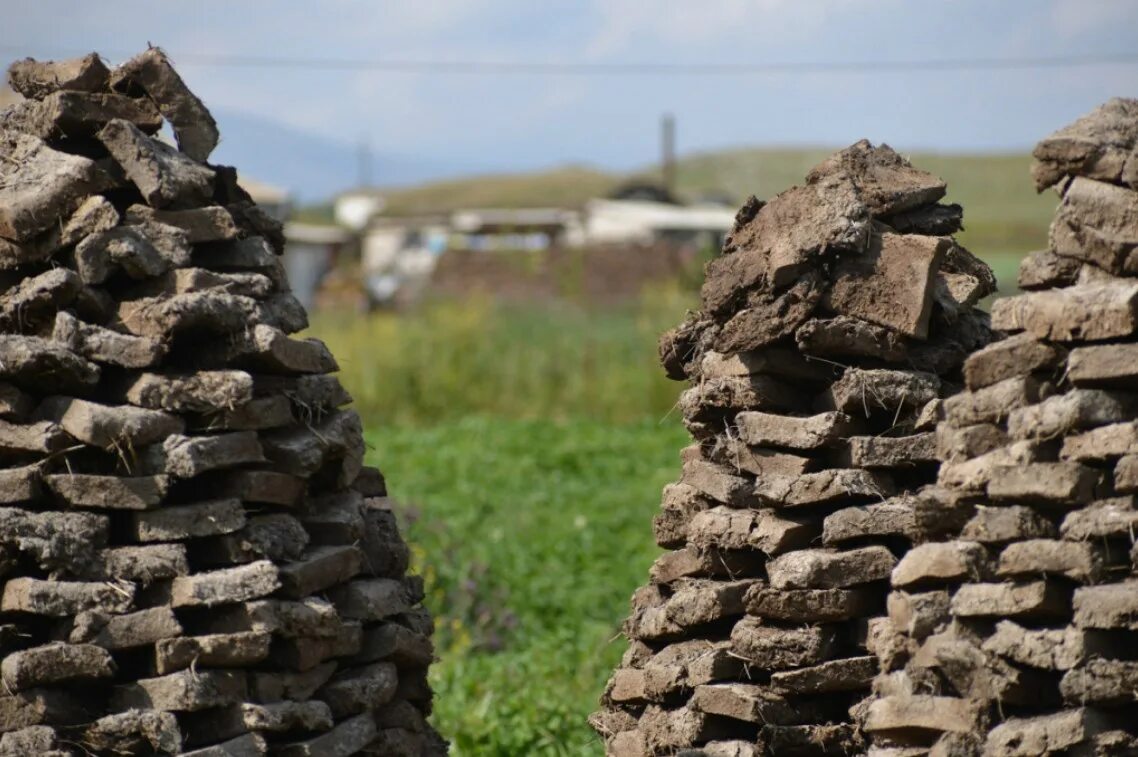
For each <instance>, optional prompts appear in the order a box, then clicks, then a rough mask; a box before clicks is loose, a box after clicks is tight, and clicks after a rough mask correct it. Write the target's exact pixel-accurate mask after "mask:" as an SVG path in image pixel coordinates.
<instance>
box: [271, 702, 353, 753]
mask: <svg viewBox="0 0 1138 757" xmlns="http://www.w3.org/2000/svg"><path fill="white" fill-rule="evenodd" d="M375 737H376V728H375V720H374V719H373V718H372V715H371V713H370V712H365V713H363V714H360V715H356V716H354V717H351V718H348V719H347V720H343V721H341V722H340V723H338V724H337V725H336V727H335V728H333V729H332V730H330V731H328V732H327V733H325V734H323V735H320V736H317V737H315V738H312V739H309V740H308V741H302V742H296V743H292V744H283V745H280V746H278V747H277V754H278V755H280V757H350V755H353V754H356V753H357V752H359V751H360V750H361V749H363V748H364V747H366V746H367V745H368V744H369V743H371V742H372V740H374V739H375Z"/></svg>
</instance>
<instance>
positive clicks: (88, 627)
mask: <svg viewBox="0 0 1138 757" xmlns="http://www.w3.org/2000/svg"><path fill="white" fill-rule="evenodd" d="M181 635H182V626H181V625H180V624H179V623H178V619H177V618H175V617H174V611H173V610H171V609H170V608H169V607H153V608H150V609H147V610H139V611H137V612H132V613H128V614H126V615H107V614H106V613H102V612H91V611H88V612H82V613H79V614H78V615H76V616H75V620H74V624H73V626H72V629H71V635H70V638H69V641H71V643H72V644H94V645H95V646H98V647H103V648H104V649H110V650H118V649H131V648H134V647H144V646H148V645H150V644H153V643H155V642H156V641H160V640H162V639H169V638H171V637H173V636H181Z"/></svg>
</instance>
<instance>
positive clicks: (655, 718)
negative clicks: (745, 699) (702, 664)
mask: <svg viewBox="0 0 1138 757" xmlns="http://www.w3.org/2000/svg"><path fill="white" fill-rule="evenodd" d="M639 727H640V730H641V731H643V732H644V735H645V739H646V741H647V743H648V745H649V748H650V749H651V752H650V753H651V754H667V753H671V752H674V751H675V749H676V748H678V747H681V746H684V745H686V744H695V743H702V742H705V741H711V740H715V739H724V738H731V737H732V736H738V735H742V734H743V733H745V732H746V731H748V730H751V729H749V728H741V727H739V724H736V723H733V722H732V721H730V720H723V719H719V718H715V717H712V716H708V715H706V714H705V713H702V712H698V711H696V710H693V709H691V708H689V707H680V708H678V709H674V710H668V709H664V708H662V707H659V706H656V705H650V706H649V707H647V708H646V709H645V710H644V714H643V715H641V716H640V726H639Z"/></svg>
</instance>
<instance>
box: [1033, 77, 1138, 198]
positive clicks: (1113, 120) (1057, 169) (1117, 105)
mask: <svg viewBox="0 0 1138 757" xmlns="http://www.w3.org/2000/svg"><path fill="white" fill-rule="evenodd" d="M1134 146H1135V134H1134V101H1133V100H1129V99H1126V98H1121V97H1114V98H1111V99H1110V100H1108V101H1106V102H1105V103H1103V104H1102V105H1100V106H1099V107H1097V108H1096V109H1095V110H1093V111H1091V112H1090V113H1088V114H1087V115H1085V116H1083V117H1082V118H1079V119H1078V120H1076V121H1075V122H1074V123H1071V124H1070V125H1068V126H1065V127H1063V128H1062V129H1059V130H1058V131H1056V132H1055V133H1054V134H1052V135H1051V136H1049V137H1046V138H1044V139H1043V140H1042V141H1040V142H1039V144H1037V145H1036V146H1035V150H1034V151H1033V153H1032V155H1033V156H1034V157H1035V162H1034V163H1033V164H1032V167H1031V173H1032V177H1033V178H1034V179H1035V186H1036V189H1038V190H1040V191H1042V190H1043V189H1046V188H1047V187H1049V186H1052V185H1054V184H1057V183H1059V182H1060V181H1061V180H1062V179H1063V177H1064V176H1085V177H1087V178H1090V179H1100V180H1102V181H1108V182H1113V183H1123V184H1129V185H1130V186H1132V187H1133V186H1134V185H1135V181H1136V180H1138V177H1136V176H1134V175H1133V170H1134V167H1133V165H1132V159H1131V158H1132V151H1133V149H1134Z"/></svg>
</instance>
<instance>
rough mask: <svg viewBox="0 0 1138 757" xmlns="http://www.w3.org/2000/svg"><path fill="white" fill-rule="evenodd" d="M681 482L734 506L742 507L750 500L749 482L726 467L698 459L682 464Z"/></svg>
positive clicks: (750, 486)
mask: <svg viewBox="0 0 1138 757" xmlns="http://www.w3.org/2000/svg"><path fill="white" fill-rule="evenodd" d="M681 483H685V484H688V485H689V486H693V487H695V488H696V489H697V490H698V491H699V492H700V493H701V494H704V495H706V496H708V497H710V498H711V499H713V500H715V501H716V502H723V503H725V504H728V505H733V506H736V507H744V506H746V505H747V504H748V503H749V502H751V501H752V499H753V497H752V495H751V488H752V484H751V482H750V481H749V480H748V479H746V478H744V477H742V476H736V475H734V474H732V473H730V472H728V470H727V469H725V468H723V467H721V466H718V465H715V464H714V463H706V462H702V461H698V460H692V461H689V462H687V463H685V464H684V477H683V479H682V481H681Z"/></svg>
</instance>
